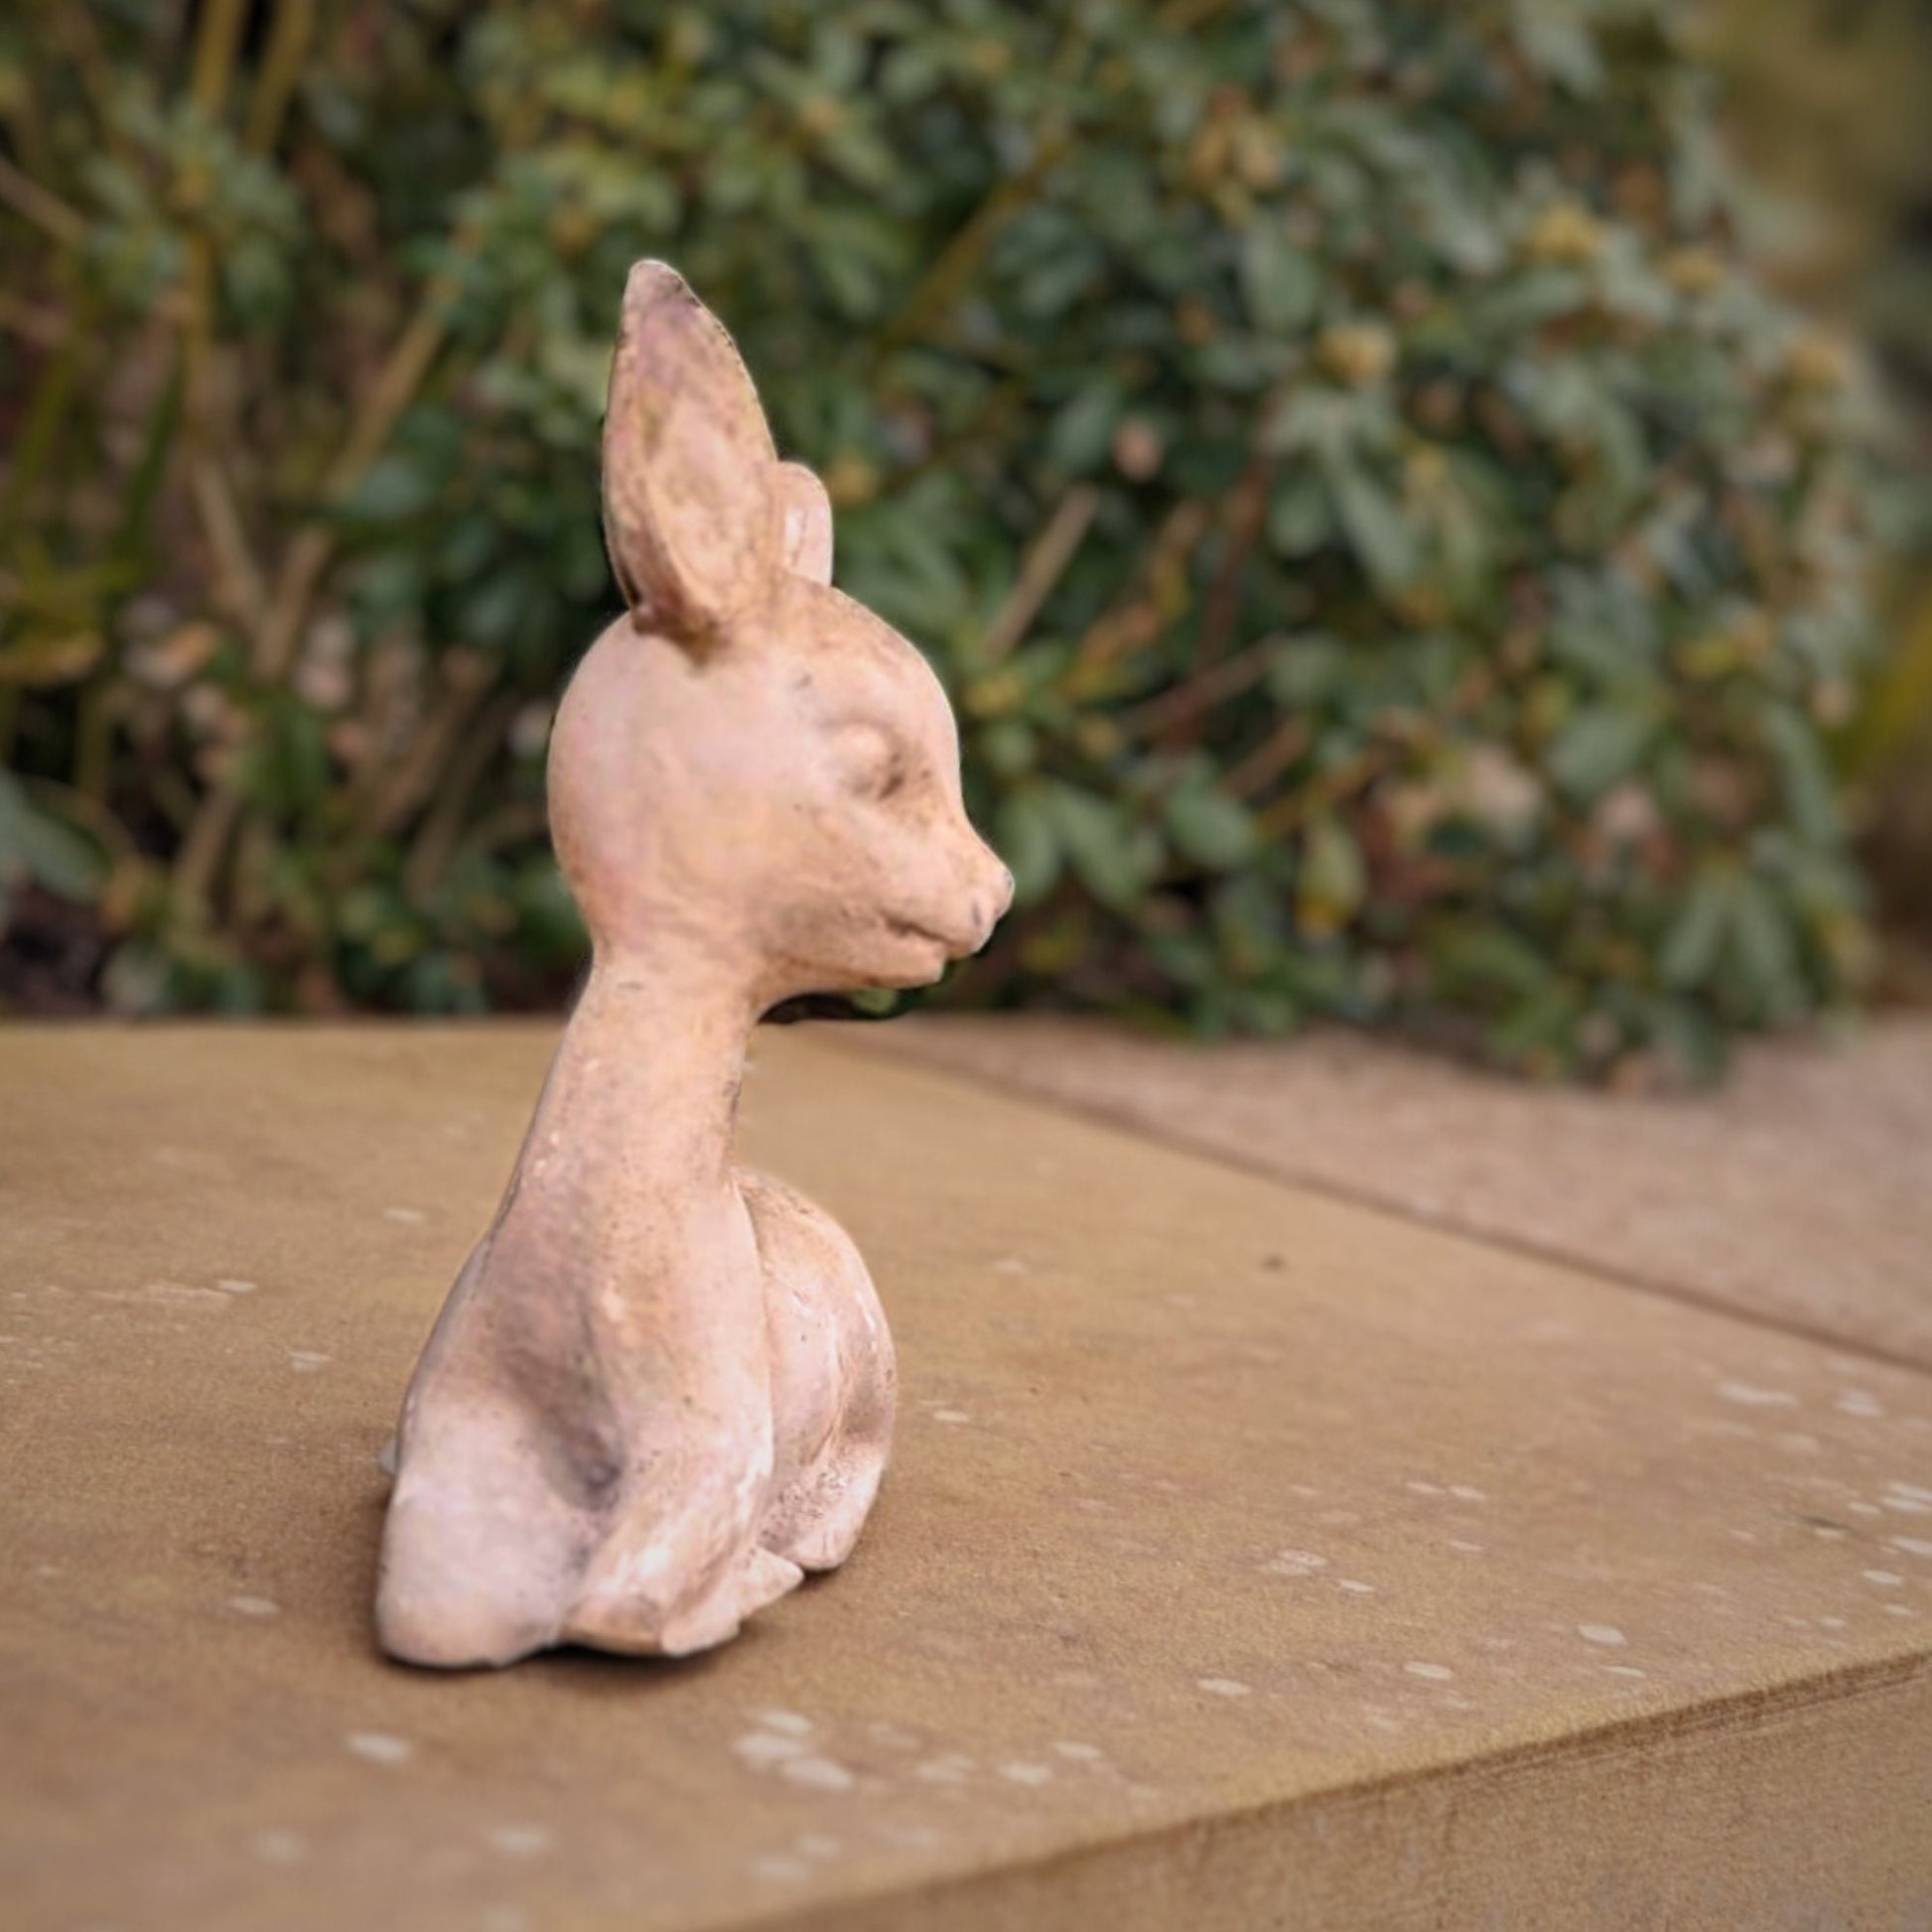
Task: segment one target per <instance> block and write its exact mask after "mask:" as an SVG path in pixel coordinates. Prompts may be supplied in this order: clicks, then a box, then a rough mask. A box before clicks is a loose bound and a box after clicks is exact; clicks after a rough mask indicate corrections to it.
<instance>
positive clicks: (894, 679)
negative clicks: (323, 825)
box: [376, 262, 1012, 1667]
mask: <svg viewBox="0 0 1932 1932" xmlns="http://www.w3.org/2000/svg"><path fill="white" fill-rule="evenodd" d="M604 508H605V523H606V534H607V539H608V541H609V545H610V549H611V555H612V559H613V562H614V564H615V566H616V570H617V575H618V579H619V583H620V585H621V589H622V592H623V596H624V600H625V602H626V604H627V606H628V610H627V612H626V613H625V615H624V616H623V617H621V618H620V619H619V621H617V622H616V623H614V624H613V625H612V626H611V628H610V629H608V630H607V631H606V632H605V633H604V635H603V636H602V637H600V638H599V639H598V641H597V642H596V643H595V644H594V645H593V646H592V647H591V650H590V652H589V654H588V655H587V656H586V657H585V659H584V661H583V663H582V664H581V665H580V666H579V667H578V669H577V672H576V674H575V676H574V677H573V678H572V680H571V683H570V686H569V689H568V691H567V692H566V694H565V696H564V700H563V703H562V706H561V708H560V709H559V712H558V716H557V723H556V729H555V732H554V734H553V737H552V742H551V747H550V764H549V804H550V824H551V832H552V836H553V839H554V841H555V845H556V851H557V857H558V860H559V862H560V864H561V865H562V868H563V873H564V877H565V879H566V881H567V882H568V884H569V886H570V889H571V891H572V893H573V894H574V895H575V896H576V898H577V902H578V904H579V905H580V906H581V907H582V909H583V913H584V917H585V920H586V922H587V923H588V925H589V927H590V931H591V935H592V940H593V960H592V966H591V972H590V978H589V981H588V984H587V985H586V988H585V990H584V993H583V996H582V998H581V999H580V1001H579V1002H578V1005H577V1008H576V1010H575V1012H574V1013H573V1014H572V1015H571V1017H570V1022H569V1025H568V1027H567V1029H566V1031H565V1034H564V1036H563V1040H562V1043H561V1044H560V1046H559V1048H558V1051H557V1056H556V1060H555V1062H554V1064H553V1065H552V1067H551V1070H550V1076H549V1079H548V1081H547V1082H546V1084H545V1086H544V1090H543V1094H542V1097H541V1099H540V1100H539V1101H538V1103H537V1109H536V1117H535V1119H534V1120H533V1122H532V1123H531V1127H530V1132H529V1136H528V1138H527V1140H526V1141H525V1142H524V1146H523V1151H522V1153H521V1155H520V1157H519V1158H518V1161H517V1164H516V1169H515V1172H514V1173H512V1175H511V1177H510V1181H509V1186H508V1189H507V1191H506V1192H505V1194H504V1196H503V1201H502V1205H501V1207H500V1208H499V1209H498V1210H497V1213H496V1218H495V1220H494V1222H493V1223H492V1225H491V1226H490V1228H489V1230H488V1232H487V1233H486V1234H485V1235H484V1236H483V1240H482V1242H481V1243H480V1244H479V1246H478V1247H477V1249H476V1252H475V1253H474V1254H473V1255H472V1256H471V1257H470V1260H469V1262H468V1264H467V1265H466V1266H465V1267H464V1269H463V1272H462V1274H461V1275H460V1276H459V1278H458V1280H457V1283H456V1286H455V1287H454V1288H453V1289H452V1290H451V1293H450V1297H449V1300H448V1302H447V1303H446V1304H445V1306H444V1309H443V1312H442V1315H441V1317H440V1318H439V1319H438V1321H437V1323H436V1327H435V1331H434V1332H433V1333H432V1335H431V1336H430V1339H429V1343H428V1345H427V1346H426V1347H425V1349H424V1350H423V1355H422V1359H421V1361H420V1362H419V1363H418V1364H417V1367H416V1372H415V1376H414V1379H413V1381H412V1382H411V1384H410V1388H409V1393H408V1396H407V1398H406V1400H405V1402H404V1404H403V1411H402V1422H401V1427H400V1430H399V1432H398V1438H397V1446H396V1457H397V1461H396V1481H395V1490H394V1494H393V1496H392V1498H391V1501H390V1505H389V1515H388V1521H387V1523H386V1525H385V1528H384V1533H383V1540H382V1556H381V1571H380V1580H379V1584H378V1588H377V1598H376V1621H377V1627H378V1632H379V1634H380V1637H381V1641H382V1644H383V1646H384V1648H385V1649H387V1650H388V1651H389V1652H390V1653H391V1654H392V1655H394V1656H396V1657H399V1658H403V1659H406V1660H407V1661H409V1662H411V1663H417V1664H436V1665H445V1666H451V1667H457V1666H465V1665H481V1664H505V1663H508V1662H510V1661H511V1660H512V1659H514V1658H517V1657H521V1656H524V1655H526V1654H528V1653H529V1652H531V1651H534V1650H539V1649H542V1648H544V1647H545V1646H547V1645H552V1644H562V1643H578V1644H590V1645H595V1646H596V1647H598V1648H599V1649H604V1650H617V1651H634V1652H659V1653H662V1654H664V1655H668V1656H678V1655H682V1654H685V1653H687V1652H690V1651H695V1650H702V1649H704V1648H705V1647H706V1646H708V1645H711V1644H717V1643H722V1642H724V1641H725V1639H727V1638H728V1637H730V1636H732V1635H733V1634H734V1633H735V1632H736V1631H737V1630H738V1628H739V1625H740V1624H741V1623H742V1622H743V1620H744V1619H745V1618H746V1617H747V1616H749V1615H751V1614H752V1612H753V1611H755V1610H757V1609H759V1608H760V1607H762V1606H763V1605H764V1604H766V1603H769V1602H771V1601H772V1600H773V1599H774V1598H776V1597H779V1596H782V1595H783V1594H784V1593H785V1592H786V1591H787V1590H789V1589H791V1588H792V1587H794V1586H795V1585H796V1584H797V1583H798V1582H799V1581H800V1579H801V1577H802V1575H803V1573H804V1572H806V1571H808V1570H829V1569H832V1568H834V1567H835V1566H836V1565H838V1564H839V1563H841V1562H843V1561H844V1559H845V1557H846V1556H847V1554H848V1553H849V1552H850V1551H851V1549H852V1546H853V1543H854V1541H855V1539H856V1538H857V1537H858V1534H859V1530H860V1527H861V1525H862V1524H863V1523H864V1521H865V1518H866V1513H867V1511H868V1510H869V1509H870V1508H871V1506H872V1501H873V1497H874V1495H875V1493H876V1492H877V1490H878V1487H879V1481H880V1477H881V1475H882V1473H883V1472H884V1469H885V1465H886V1458H887V1453H888V1450H889V1448H890V1444H891V1436H892V1427H893V1391H894V1368H893V1347H892V1341H891V1338H890V1336H889V1335H888V1333H887V1329H886V1321H885V1317H884V1315H883V1314H882V1313H881V1311H880V1307H879V1301H878V1297H877V1296H876V1295H875V1294H874V1291H873V1286H872V1282H871V1280H870V1278H869V1277H868V1275H867V1273H866V1267H865V1263H864V1262H863V1261H861V1260H860V1258H859V1254H858V1251H857V1250H856V1249H855V1248H854V1247H853V1245H852V1243H851V1241H850V1240H849V1239H848V1238H847V1237H846V1235H845V1234H844V1233H843V1232H842V1231H841V1230H840V1229H839V1228H838V1226H837V1225H836V1224H835V1223H834V1222H833V1221H832V1220H831V1219H830V1218H829V1217H828V1216H826V1215H825V1214H823V1213H821V1212H820V1211H819V1209H817V1208H816V1207H814V1206H813V1205H812V1204H811V1203H810V1202H809V1201H807V1200H805V1199H803V1198H802V1197H801V1196H800V1195H798V1194H796V1193H794V1192H793V1191H792V1190H791V1189H790V1188H789V1187H786V1186H785V1185H783V1184H782V1183H781V1182H779V1181H775V1180H768V1179H765V1178H763V1177H762V1176H760V1175H758V1174H755V1173H748V1172H747V1171H746V1170H744V1169H741V1168H738V1167H735V1166H734V1165H733V1159H732V1136H733V1124H734V1115H735V1111H736V1106H737V1099H738V1089H739V1081H740V1077H741V1075H742V1073H743V1070H744V1064H745V1052H746V1040H747V1035H749V1034H750V1032H751V1030H752V1028H753V1027H754V1026H755V1025H756V1023H757V1021H758V1019H759V1016H760V1015H761V1014H763V1013H765V1012H767V1011H768V1010H769V1009H770V1008H771V1007H772V1006H774V1005H775V1004H777V1003H778V1002H780V1001H782V1000H786V999H790V998H793V997H796V996H798V995H800V994H804V993H808V992H851V991H856V990H858V989H860V988H865V987H874V986H891V987H911V986H917V985H923V984H927V983H930V982H931V981H932V980H934V979H936V978H937V977H938V975H939V974H940V973H941V971H943V969H944V967H945V964H946V962H947V960H949V959H951V958H956V957H960V956H963V955H965V954H967V953H971V952H973V951H975V950H977V949H978V948H979V947H980V946H981V945H983V944H984V943H985V941H986V938H987V935H988V934H989V933H990V932H991V930H992V928H993V925H994V922H995V921H996V920H997V919H998V917H999V916H1000V914H1001V912H1002V911H1004V910H1005V908H1006V905H1007V903H1008V900H1009V898H1010V897H1011V895H1012V880H1011V879H1010V877H1009V876H1008V874H1007V872H1006V869H1005V868H1004V867H1003V866H1002V865H1001V864H1000V862H999V860H998V859H997V858H996V857H995V856H994V854H993V853H992V852H991V851H990V850H989V849H988V847H987V846H986V845H985V844H984V843H982V841H981V840H980V838H979V837H978V836H977V834H976V833H975V832H974V830H973V828H972V826H971V824H970V823H969V822H968V821H967V817H966V812H965V807H964V804H963V802H962V800H961V797H960V786H959V746H958V738H957V734H956V732H955V730H954V725H953V718H952V714H951V711H950V710H949V709H948V707H947V704H946V699H945V695H944V693H943V691H942V690H941V689H940V686H939V683H938V681H937V679H936V678H935V677H934V676H933V674H932V672H931V671H930V669H928V667H927V666H926V663H925V661H924V659H923V658H921V657H920V655H919V653H918V652H917V651H916V650H915V649H914V648H913V647H912V646H911V645H910V644H909V643H907V642H906V640H905V639H904V638H903V637H901V636H900V635H899V634H898V633H897V631H895V630H893V629H892V628H890V627H889V626H888V625H887V624H886V623H884V622H882V621H880V620H879V619H878V618H876V617H874V616H873V615H872V614H871V613H870V612H868V611H866V610H864V609H863V608H861V607H860V606H859V605H857V604H854V603H853V602H852V601H851V600H850V599H849V598H846V597H844V596H842V595H841V594H840V593H839V592H838V591H835V590H833V589H832V588H831V583H830V578H831V564H832V514H831V506H830V503H829V501H828V499H827V497H826V495H825V491H824V489H823V487H822V486H821V485H820V483H819V482H818V480H817V478H815V477H814V476H813V475H812V474H811V472H810V471H808V470H805V469H803V468H801V467H800V466H798V465H796V464H791V463H780V462H779V461H778V456H777V452H776V450H775V449H774V448H773V445H772V441H771V434H770V431H769V430H768V429H767V428H766V426H765V422H764V417H763V414H762V412H761V411H760V409H759V401H758V396H757V394H756V393H755V391H754V390H753V387H752V383H751V378H750V377H749V376H748V375H747V374H746V371H745V367H744V364H743V363H742V362H741V361H740V360H739V357H738V354H737V351H736V350H735V349H734V348H733V346H732V344H731V340H730V338H729V337H728V336H727V335H726V334H725V332H724V330H723V328H722V327H721V326H720V325H719V324H718V323H717V322H716V321H715V320H714V319H713V318H712V316H711V315H710V314H709V313H708V312H707V311H706V310H705V309H704V308H703V307H702V306H701V305H700V304H699V303H698V301H697V299H696V298H695V297H694V296H693V295H692V293H691V291H690V290H689V289H688V288H687V287H686V286H685V284H684V283H683V282H682V281H681V280H680V279H679V278H678V276H676V275H675V274H673V273H672V272H671V270H670V269H668V268H665V267H663V266H662V265H661V264H659V263H656V262H646V263H643V264H641V265H640V266H638V267H637V268H635V269H633V270H632V271H631V275H630V281H629V285H628V287H627V288H626V290H625V293H624V300H623V321H622V329H621V336H620V340H619V344H618V351H617V359H616V363H615V366H614V368H613V371H612V377H611V396H610V407H609V415H608V418H607V422H606V426H605V433H604Z"/></svg>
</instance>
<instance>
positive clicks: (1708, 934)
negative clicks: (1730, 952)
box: [1657, 871, 1731, 988]
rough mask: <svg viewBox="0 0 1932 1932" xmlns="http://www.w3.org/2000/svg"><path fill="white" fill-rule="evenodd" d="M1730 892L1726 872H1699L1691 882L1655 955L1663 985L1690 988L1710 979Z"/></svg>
mask: <svg viewBox="0 0 1932 1932" xmlns="http://www.w3.org/2000/svg"><path fill="white" fill-rule="evenodd" d="M1730 890H1731V876H1730V874H1729V873H1728V872H1717V871H1705V872H1701V873H1700V874H1699V875H1698V876H1697V878H1695V879H1694V880H1693V881H1692V882H1691V889H1690V891H1689V892H1688V893H1686V894H1685V896H1684V903H1683V906H1682V909H1681V910H1680V911H1679V912H1678V915H1677V917H1676V919H1675V920H1673V921H1672V923H1671V927H1670V930H1669V931H1668V932H1667V933H1666V934H1665V935H1664V943H1663V948H1662V950H1661V951H1660V952H1659V953H1658V955H1657V973H1658V977H1659V978H1660V979H1662V981H1663V982H1664V984H1665V985H1666V986H1672V987H1679V988H1690V987H1694V986H1702V985H1704V984H1705V983H1706V982H1707V981H1708V980H1709V979H1710V977H1711V974H1712V970H1713V969H1714V968H1715V967H1716V965H1717V963H1718V953H1719V950H1720V948H1722V946H1723V945H1724V938H1725V926H1726V925H1727V924H1728V923H1729V920H1730Z"/></svg>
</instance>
